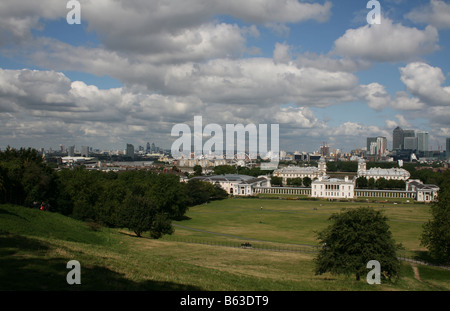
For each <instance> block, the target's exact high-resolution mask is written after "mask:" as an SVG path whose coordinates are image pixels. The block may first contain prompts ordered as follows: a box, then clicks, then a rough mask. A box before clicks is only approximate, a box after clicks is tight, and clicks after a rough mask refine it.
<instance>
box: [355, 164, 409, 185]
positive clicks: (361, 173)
mask: <svg viewBox="0 0 450 311" xmlns="http://www.w3.org/2000/svg"><path fill="white" fill-rule="evenodd" d="M410 176H411V174H409V172H408V171H407V170H405V169H403V168H379V167H373V168H371V169H369V170H367V168H366V161H364V159H359V161H358V174H357V177H366V178H367V179H370V178H373V179H374V180H375V181H376V180H377V179H379V178H384V179H387V180H389V179H394V180H405V181H406V180H408V179H409V177H410Z"/></svg>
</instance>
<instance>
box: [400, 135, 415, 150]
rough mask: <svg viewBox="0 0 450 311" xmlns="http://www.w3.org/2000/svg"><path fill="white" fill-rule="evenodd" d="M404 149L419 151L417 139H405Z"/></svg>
mask: <svg viewBox="0 0 450 311" xmlns="http://www.w3.org/2000/svg"><path fill="white" fill-rule="evenodd" d="M403 149H404V150H417V137H405V138H404V144H403Z"/></svg>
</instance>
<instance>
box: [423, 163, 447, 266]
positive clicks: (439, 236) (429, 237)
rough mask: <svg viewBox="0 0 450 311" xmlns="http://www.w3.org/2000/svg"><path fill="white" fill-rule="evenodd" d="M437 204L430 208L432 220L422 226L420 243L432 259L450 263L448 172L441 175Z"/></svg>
mask: <svg viewBox="0 0 450 311" xmlns="http://www.w3.org/2000/svg"><path fill="white" fill-rule="evenodd" d="M442 177H443V181H442V182H441V184H440V190H439V193H438V200H437V202H435V203H433V205H432V206H431V214H432V219H431V220H429V221H428V222H427V223H425V224H424V226H423V233H422V238H421V243H422V245H423V246H425V247H427V248H428V250H429V252H430V255H431V257H432V258H433V259H435V260H437V261H438V262H440V263H449V262H450V171H446V172H445V173H444V174H443V176H442Z"/></svg>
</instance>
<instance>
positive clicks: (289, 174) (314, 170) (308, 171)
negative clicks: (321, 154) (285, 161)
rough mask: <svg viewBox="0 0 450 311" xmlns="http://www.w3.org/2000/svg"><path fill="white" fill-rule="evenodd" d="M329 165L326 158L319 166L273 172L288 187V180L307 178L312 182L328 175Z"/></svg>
mask: <svg viewBox="0 0 450 311" xmlns="http://www.w3.org/2000/svg"><path fill="white" fill-rule="evenodd" d="M326 173H327V163H326V161H325V159H324V158H320V160H319V162H318V166H317V167H315V166H307V167H300V166H295V165H290V166H286V167H283V168H280V169H277V170H275V171H274V172H273V176H275V177H281V178H282V181H283V185H287V180H288V179H290V178H302V179H303V178H305V177H309V178H311V180H314V179H317V178H319V177H322V176H324V175H326Z"/></svg>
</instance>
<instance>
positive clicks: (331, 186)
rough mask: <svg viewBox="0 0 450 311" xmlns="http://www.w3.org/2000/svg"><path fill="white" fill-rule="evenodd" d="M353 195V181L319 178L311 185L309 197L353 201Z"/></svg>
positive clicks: (326, 177)
mask: <svg viewBox="0 0 450 311" xmlns="http://www.w3.org/2000/svg"><path fill="white" fill-rule="evenodd" d="M354 195H355V181H354V180H353V179H352V180H350V179H349V178H348V177H346V178H345V179H339V178H329V177H328V176H323V177H320V178H319V179H316V180H314V181H313V182H312V184H311V197H313V198H327V199H353V198H354Z"/></svg>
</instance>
